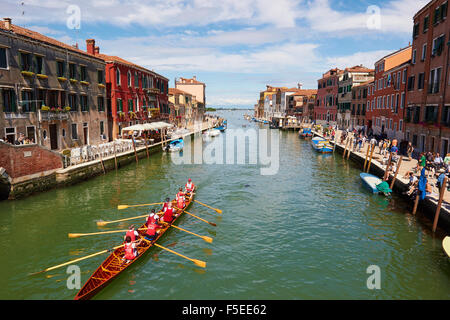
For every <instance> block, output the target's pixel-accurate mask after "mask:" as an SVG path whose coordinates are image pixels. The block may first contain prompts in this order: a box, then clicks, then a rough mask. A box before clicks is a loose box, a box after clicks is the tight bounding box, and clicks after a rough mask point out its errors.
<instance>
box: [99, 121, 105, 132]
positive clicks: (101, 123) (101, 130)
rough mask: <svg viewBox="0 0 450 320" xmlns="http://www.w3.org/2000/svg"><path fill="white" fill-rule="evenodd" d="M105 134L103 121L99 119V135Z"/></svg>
mask: <svg viewBox="0 0 450 320" xmlns="http://www.w3.org/2000/svg"><path fill="white" fill-rule="evenodd" d="M104 134H105V123H104V121H100V135H101V136H103V135H104Z"/></svg>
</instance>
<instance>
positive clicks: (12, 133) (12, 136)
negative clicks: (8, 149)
mask: <svg viewBox="0 0 450 320" xmlns="http://www.w3.org/2000/svg"><path fill="white" fill-rule="evenodd" d="M5 138H6V141H8V142H9V143H14V141H15V140H16V128H5Z"/></svg>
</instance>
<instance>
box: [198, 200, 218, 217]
mask: <svg viewBox="0 0 450 320" xmlns="http://www.w3.org/2000/svg"><path fill="white" fill-rule="evenodd" d="M194 201H195V202H197V203H199V204H201V205H202V206H205V207H207V208H210V209H213V210H214V211H216V212H217V213H220V214H222V210H220V209H216V208H213V207H210V206H208V205H207V204H204V203H201V202H200V201H197V200H195V199H194Z"/></svg>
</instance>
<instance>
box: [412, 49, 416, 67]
mask: <svg viewBox="0 0 450 320" xmlns="http://www.w3.org/2000/svg"><path fill="white" fill-rule="evenodd" d="M416 53H417V50H416V49H414V50H413V52H412V64H416Z"/></svg>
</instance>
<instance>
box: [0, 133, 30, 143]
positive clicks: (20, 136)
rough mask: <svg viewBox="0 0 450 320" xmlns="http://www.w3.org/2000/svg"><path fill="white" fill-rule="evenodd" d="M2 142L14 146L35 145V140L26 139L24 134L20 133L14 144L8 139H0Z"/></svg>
mask: <svg viewBox="0 0 450 320" xmlns="http://www.w3.org/2000/svg"><path fill="white" fill-rule="evenodd" d="M0 142H4V143H8V144H13V145H16V146H18V145H21V144H34V143H35V142H34V138H29V137H25V135H24V134H23V133H19V137H18V138H17V139H16V140H14V141H13V142H12V143H11V141H10V140H8V139H6V138H0Z"/></svg>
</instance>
